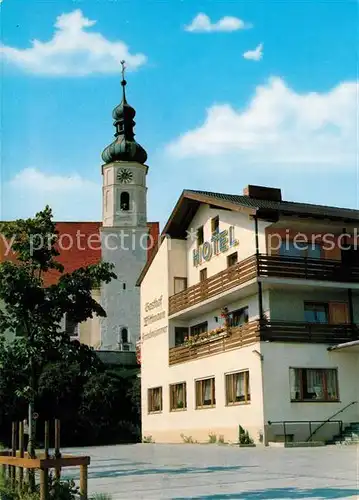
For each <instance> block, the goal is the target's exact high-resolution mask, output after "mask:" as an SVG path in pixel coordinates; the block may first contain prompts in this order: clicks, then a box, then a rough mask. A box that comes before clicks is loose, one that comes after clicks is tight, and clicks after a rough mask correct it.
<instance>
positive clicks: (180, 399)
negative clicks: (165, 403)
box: [170, 382, 187, 411]
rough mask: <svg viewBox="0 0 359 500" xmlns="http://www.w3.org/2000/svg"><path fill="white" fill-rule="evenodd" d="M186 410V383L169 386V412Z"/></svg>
mask: <svg viewBox="0 0 359 500" xmlns="http://www.w3.org/2000/svg"><path fill="white" fill-rule="evenodd" d="M186 408H187V395H186V382H182V383H180V384H171V385H170V411H176V410H185V409H186Z"/></svg>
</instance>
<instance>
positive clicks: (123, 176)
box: [117, 168, 133, 184]
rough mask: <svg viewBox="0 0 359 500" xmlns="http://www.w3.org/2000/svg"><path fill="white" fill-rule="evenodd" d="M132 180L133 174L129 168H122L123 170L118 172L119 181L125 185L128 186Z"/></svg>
mask: <svg viewBox="0 0 359 500" xmlns="http://www.w3.org/2000/svg"><path fill="white" fill-rule="evenodd" d="M132 179H133V175H132V172H130V170H127V168H121V170H119V171H118V172H117V180H119V181H120V182H122V183H123V184H128V183H129V182H131V181H132Z"/></svg>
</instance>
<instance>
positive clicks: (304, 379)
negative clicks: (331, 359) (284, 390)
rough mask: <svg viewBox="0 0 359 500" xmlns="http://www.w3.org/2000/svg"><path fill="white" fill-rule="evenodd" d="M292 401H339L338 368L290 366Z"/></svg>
mask: <svg viewBox="0 0 359 500" xmlns="http://www.w3.org/2000/svg"><path fill="white" fill-rule="evenodd" d="M290 398H291V401H338V400H339V393H338V371H337V369H336V368H330V369H323V368H318V369H316V368H290Z"/></svg>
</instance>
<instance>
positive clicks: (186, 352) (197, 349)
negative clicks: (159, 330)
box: [169, 321, 260, 365]
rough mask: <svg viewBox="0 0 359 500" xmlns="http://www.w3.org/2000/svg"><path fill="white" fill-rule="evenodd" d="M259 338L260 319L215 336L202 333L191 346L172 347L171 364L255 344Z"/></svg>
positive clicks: (170, 353)
mask: <svg viewBox="0 0 359 500" xmlns="http://www.w3.org/2000/svg"><path fill="white" fill-rule="evenodd" d="M259 340H260V339H259V322H258V321H252V322H250V323H246V324H245V325H243V326H239V327H235V328H231V330H230V332H227V334H225V335H223V334H219V335H218V336H214V337H213V338H207V336H206V334H200V335H198V337H197V338H196V342H195V343H194V344H192V345H191V346H188V345H180V346H177V347H172V348H170V351H169V364H170V365H175V364H178V363H184V362H186V361H192V360H194V359H198V358H205V357H207V356H213V355H214V354H220V353H222V352H225V351H229V350H232V349H238V348H240V347H244V346H246V345H250V344H253V343H254V342H258V341H259Z"/></svg>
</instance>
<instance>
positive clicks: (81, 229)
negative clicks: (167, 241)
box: [0, 222, 159, 286]
mask: <svg viewBox="0 0 359 500" xmlns="http://www.w3.org/2000/svg"><path fill="white" fill-rule="evenodd" d="M101 225H102V224H101V222H57V223H56V230H57V231H58V232H59V240H58V243H57V246H58V248H59V249H60V255H59V256H58V257H57V258H56V260H57V261H58V262H59V263H60V264H62V265H63V266H64V272H65V273H71V272H73V271H75V270H76V269H78V268H80V267H85V266H89V265H92V264H97V263H99V262H100V260H101V239H100V229H101ZM147 226H148V228H149V238H150V243H151V245H150V246H149V248H148V251H147V259H149V258H150V257H151V254H152V252H153V251H155V250H156V247H157V244H158V237H159V223H158V222H148V224H147ZM5 260H10V261H12V262H16V256H15V254H14V252H12V251H11V250H10V251H7V247H6V243H5V241H4V239H3V238H0V262H4V261H5ZM59 276H60V273H59V272H58V271H54V270H51V271H49V272H48V273H46V275H45V276H44V283H45V286H49V285H52V284H54V283H56V282H57V280H58V278H59Z"/></svg>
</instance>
